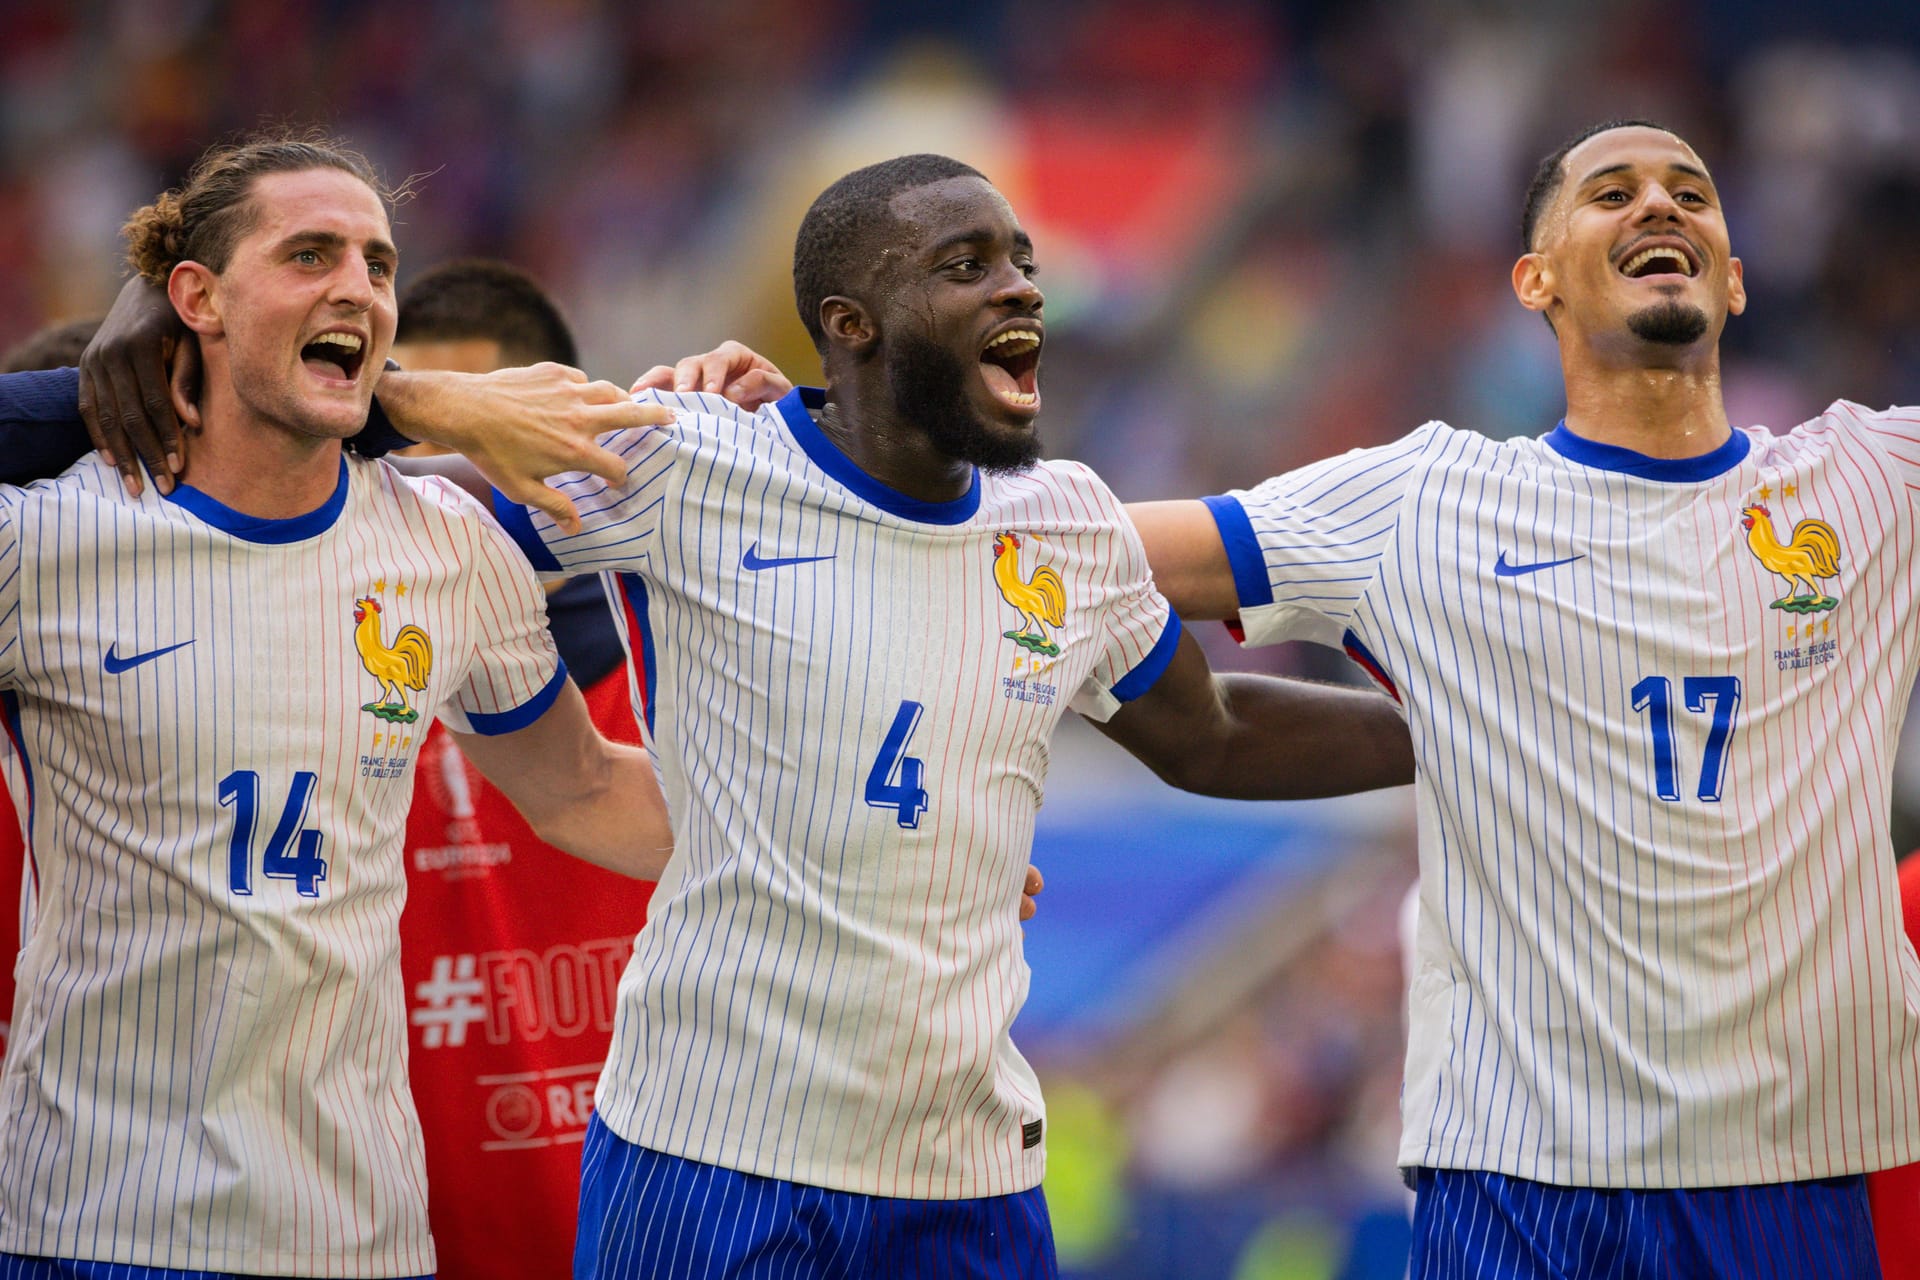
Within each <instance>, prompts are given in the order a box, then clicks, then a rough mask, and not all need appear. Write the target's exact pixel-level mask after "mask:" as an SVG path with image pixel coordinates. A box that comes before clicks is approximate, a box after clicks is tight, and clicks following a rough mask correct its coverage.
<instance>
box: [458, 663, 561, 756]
mask: <svg viewBox="0 0 1920 1280" xmlns="http://www.w3.org/2000/svg"><path fill="white" fill-rule="evenodd" d="M566 682H567V664H566V663H564V662H562V663H559V664H557V665H556V666H555V668H554V672H553V679H551V680H549V681H547V683H546V687H545V688H543V689H541V690H540V692H538V693H536V694H534V695H533V696H532V697H531V698H528V699H527V700H526V701H525V702H523V703H521V704H520V705H519V706H517V707H515V708H514V709H513V710H511V711H496V712H494V713H493V714H491V715H488V714H486V713H485V712H481V711H469V712H467V725H468V727H469V728H471V729H472V730H473V731H474V732H475V733H479V734H485V735H486V736H487V737H489V738H493V737H497V736H499V735H500V734H503V733H512V732H513V731H514V730H516V729H524V728H526V727H527V726H528V725H530V724H532V723H533V722H534V721H535V720H538V719H539V718H540V717H541V716H543V715H545V714H547V708H548V707H551V706H552V705H553V700H554V699H555V698H557V697H559V696H560V689H561V686H563V685H565V684H566Z"/></svg>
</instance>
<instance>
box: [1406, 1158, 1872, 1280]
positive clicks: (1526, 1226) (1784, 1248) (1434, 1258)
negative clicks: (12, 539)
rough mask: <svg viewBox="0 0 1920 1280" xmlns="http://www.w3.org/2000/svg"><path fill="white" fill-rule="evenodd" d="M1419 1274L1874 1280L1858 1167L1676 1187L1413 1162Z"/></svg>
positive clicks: (1416, 1277)
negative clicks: (1812, 1177)
mask: <svg viewBox="0 0 1920 1280" xmlns="http://www.w3.org/2000/svg"><path fill="white" fill-rule="evenodd" d="M1409 1274H1410V1275H1411V1277H1412V1280H1456V1277H1457V1278H1458V1280H1468V1278H1469V1277H1479V1276H1517V1277H1540V1278H1541V1280H1547V1278H1548V1277H1551V1278H1552V1280H1589V1277H1591V1278H1592V1280H1600V1278H1601V1277H1605V1278H1606V1280H1654V1278H1655V1277H1659V1280H1667V1278H1668V1277H1672V1276H1686V1277H1689V1280H1694V1278H1698V1280H1717V1278H1719V1277H1725V1278H1726V1280H1768V1278H1769V1277H1779V1278H1780V1280H1800V1278H1801V1277H1811V1276H1818V1277H1820V1278H1821V1280H1856V1278H1857V1280H1879V1276H1880V1262H1879V1254H1878V1253H1877V1252H1876V1251H1875V1249H1874V1244H1873V1223H1872V1221H1871V1220H1870V1219H1869V1217H1868V1214H1867V1180H1866V1179H1865V1178H1864V1177H1862V1176H1859V1175H1855V1176H1853V1177H1847V1178H1823V1179H1820V1180H1818V1181H1814V1182H1778V1183H1768V1184H1764V1185H1759V1186H1748V1187H1695V1188H1685V1189H1674V1190H1608V1189H1602V1188H1593V1187H1557V1186H1550V1185H1548V1184H1547V1183H1544V1182H1528V1181H1527V1180H1526V1179H1524V1178H1511V1177H1508V1176H1507V1175H1505V1174H1500V1173H1482V1172H1477V1171H1473V1170H1464V1169H1417V1170H1415V1171H1414V1206H1413V1266H1412V1269H1411V1271H1410V1273H1409Z"/></svg>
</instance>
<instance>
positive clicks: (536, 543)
mask: <svg viewBox="0 0 1920 1280" xmlns="http://www.w3.org/2000/svg"><path fill="white" fill-rule="evenodd" d="M493 518H494V519H496V520H498V521H499V522H500V527H501V528H502V529H505V530H506V531H507V536H508V537H510V538H512V539H513V543H514V545H515V546H517V547H519V548H520V552H521V554H522V555H524V556H526V558H527V563H529V564H531V565H532V566H533V567H534V568H535V569H536V570H538V571H539V572H541V573H565V572H566V570H565V569H564V568H562V567H561V564H560V562H559V561H558V560H556V559H555V558H554V555H553V552H551V551H549V550H547V544H546V543H545V542H542V541H541V540H540V531H539V530H538V529H535V528H534V527H533V513H532V512H531V511H528V510H527V509H526V508H525V507H523V506H521V505H520V504H519V503H517V502H515V501H514V500H513V499H512V498H509V497H508V496H507V495H506V494H504V493H502V492H500V491H499V490H498V489H495V490H494V491H493Z"/></svg>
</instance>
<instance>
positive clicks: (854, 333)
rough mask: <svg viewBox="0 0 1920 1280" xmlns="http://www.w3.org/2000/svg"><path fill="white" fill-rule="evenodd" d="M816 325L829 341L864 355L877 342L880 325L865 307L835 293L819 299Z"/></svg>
mask: <svg viewBox="0 0 1920 1280" xmlns="http://www.w3.org/2000/svg"><path fill="white" fill-rule="evenodd" d="M820 328H821V331H822V332H824V333H825V334H826V335H827V341H828V342H829V343H831V344H833V345H834V346H836V347H839V348H841V349H842V350H843V351H846V352H848V353H850V354H852V355H856V356H864V355H866V354H867V353H868V352H870V351H872V350H873V348H874V345H875V344H876V343H878V342H879V341H880V327H879V326H878V325H876V324H875V323H874V322H873V315H872V313H871V312H869V311H868V310H867V308H866V306H865V305H864V304H863V303H861V302H859V301H857V300H855V299H853V298H847V297H842V296H841V295H839V294H835V295H834V296H832V297H830V298H824V299H822V300H821V302H820Z"/></svg>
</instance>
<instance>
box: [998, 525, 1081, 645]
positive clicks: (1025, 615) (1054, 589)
mask: <svg viewBox="0 0 1920 1280" xmlns="http://www.w3.org/2000/svg"><path fill="white" fill-rule="evenodd" d="M993 584H994V585H995V586H997V587H999V588H1000V595H1001V596H1002V598H1004V599H1005V600H1006V602H1007V603H1008V604H1010V605H1012V606H1013V607H1014V608H1015V609H1017V610H1019V611H1020V627H1019V628H1016V629H1015V630H1013V631H1003V632H1001V634H1002V635H1004V636H1005V637H1006V638H1007V639H1009V640H1011V641H1013V642H1014V643H1015V644H1017V645H1019V646H1020V647H1021V648H1023V649H1031V650H1032V651H1033V652H1035V653H1037V654H1040V655H1042V656H1043V657H1048V658H1056V657H1059V656H1060V646H1059V645H1058V644H1056V643H1054V642H1053V641H1052V640H1050V639H1048V638H1047V628H1048V627H1058V626H1061V625H1062V624H1064V623H1065V622H1066V620H1067V589H1066V588H1065V587H1063V586H1061V585H1060V575H1059V574H1057V573H1055V572H1054V571H1053V570H1052V569H1051V568H1050V567H1048V566H1047V565H1041V566H1040V567H1039V568H1037V569H1035V570H1034V571H1033V576H1032V577H1031V578H1025V579H1023V578H1022V577H1021V576H1020V539H1019V537H1018V536H1017V535H1015V534H1011V533H996V534H995V535H993Z"/></svg>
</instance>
